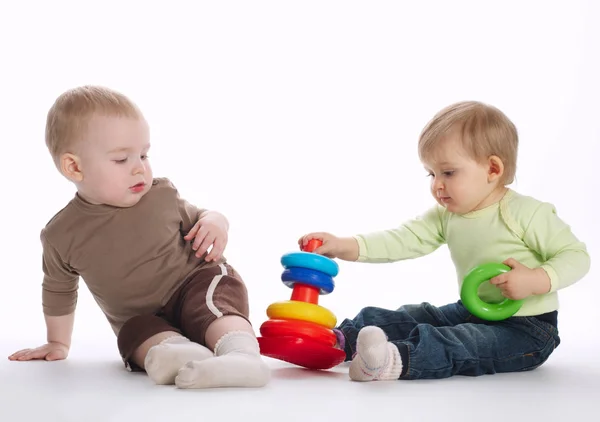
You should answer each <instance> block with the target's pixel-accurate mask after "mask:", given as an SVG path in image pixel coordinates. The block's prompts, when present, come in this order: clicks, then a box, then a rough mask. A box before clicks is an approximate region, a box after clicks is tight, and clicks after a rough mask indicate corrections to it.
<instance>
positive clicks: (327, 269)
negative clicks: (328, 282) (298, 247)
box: [281, 252, 339, 277]
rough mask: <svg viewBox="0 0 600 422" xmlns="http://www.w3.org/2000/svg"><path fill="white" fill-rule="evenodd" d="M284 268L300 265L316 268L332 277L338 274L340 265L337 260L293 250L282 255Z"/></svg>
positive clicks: (311, 268)
mask: <svg viewBox="0 0 600 422" xmlns="http://www.w3.org/2000/svg"><path fill="white" fill-rule="evenodd" d="M281 265H282V266H283V268H290V267H300V268H307V269H309V270H316V271H320V272H322V273H325V274H327V275H329V276H331V277H335V276H337V275H338V271H339V266H338V264H337V263H336V262H335V261H332V260H331V259H329V258H327V257H325V256H323V255H317V254H314V253H310V252H291V253H288V254H285V255H283V256H282V257H281Z"/></svg>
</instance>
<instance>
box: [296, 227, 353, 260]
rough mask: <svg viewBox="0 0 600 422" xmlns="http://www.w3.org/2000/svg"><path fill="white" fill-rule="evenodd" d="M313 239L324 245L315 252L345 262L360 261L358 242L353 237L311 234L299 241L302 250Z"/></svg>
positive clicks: (320, 233) (321, 233) (322, 233)
mask: <svg viewBox="0 0 600 422" xmlns="http://www.w3.org/2000/svg"><path fill="white" fill-rule="evenodd" d="M313 239H318V240H320V241H321V242H322V243H323V244H322V245H321V246H319V247H318V248H317V249H315V250H314V251H313V252H314V253H317V254H319V255H324V256H326V257H328V258H339V259H343V260H344V261H356V260H357V259H358V252H359V251H358V242H357V241H356V240H355V239H354V238H352V237H337V236H334V235H332V234H330V233H324V232H316V233H309V234H306V235H304V236H302V237H301V238H300V239H298V245H299V246H300V249H301V250H302V249H304V247H305V246H306V245H307V244H308V242H310V241H311V240H313Z"/></svg>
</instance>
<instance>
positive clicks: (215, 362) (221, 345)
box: [175, 331, 270, 388]
mask: <svg viewBox="0 0 600 422" xmlns="http://www.w3.org/2000/svg"><path fill="white" fill-rule="evenodd" d="M215 355H216V357H213V358H211V359H207V360H204V361H191V362H188V363H187V364H186V365H185V366H184V367H182V368H181V369H180V370H179V374H178V375H177V378H175V384H176V385H177V387H179V388H216V387H262V386H264V385H266V384H267V382H268V381H269V378H270V371H269V368H268V366H267V365H266V364H265V362H263V360H262V357H261V355H260V348H259V346H258V341H257V340H256V337H255V336H254V335H253V334H251V333H248V332H245V331H232V332H229V333H227V334H225V335H224V336H223V337H221V338H220V339H219V341H217V344H216V345H215Z"/></svg>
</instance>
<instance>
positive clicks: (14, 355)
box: [8, 349, 31, 360]
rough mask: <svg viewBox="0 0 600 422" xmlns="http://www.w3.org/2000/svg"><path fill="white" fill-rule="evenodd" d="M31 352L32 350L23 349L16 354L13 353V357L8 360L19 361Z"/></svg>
mask: <svg viewBox="0 0 600 422" xmlns="http://www.w3.org/2000/svg"><path fill="white" fill-rule="evenodd" d="M29 351H31V349H22V350H19V351H18V352H15V353H13V354H12V355H10V356H9V357H8V359H9V360H17V359H19V358H20V357H21V356H23V355H25V354H27V353H29Z"/></svg>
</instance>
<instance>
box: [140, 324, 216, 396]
mask: <svg viewBox="0 0 600 422" xmlns="http://www.w3.org/2000/svg"><path fill="white" fill-rule="evenodd" d="M213 356H214V354H213V352H211V351H210V350H209V349H208V348H206V347H204V346H202V345H200V344H198V343H194V342H192V341H190V340H189V339H187V338H185V337H183V336H173V337H169V338H167V339H165V340H163V341H161V342H160V343H159V344H157V345H156V346H152V347H151V348H150V350H148V354H146V358H145V359H144V367H145V369H146V373H147V374H148V376H149V377H150V379H152V381H154V382H155V383H156V384H159V385H166V384H174V383H175V377H176V376H177V371H179V368H181V367H182V366H183V365H185V364H186V363H187V362H189V361H191V360H195V361H200V360H204V359H208V358H210V357H213Z"/></svg>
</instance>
